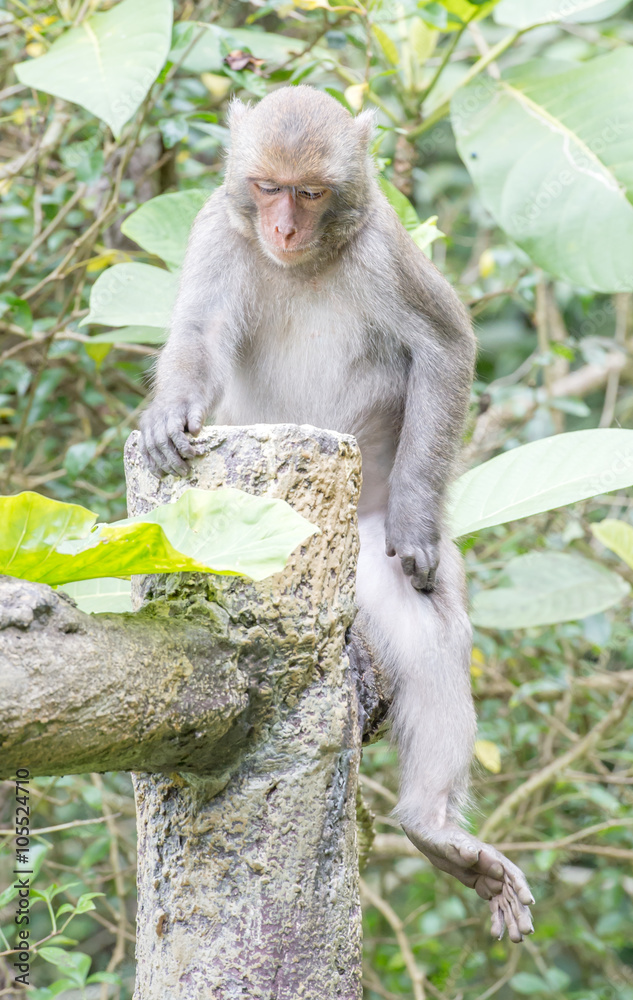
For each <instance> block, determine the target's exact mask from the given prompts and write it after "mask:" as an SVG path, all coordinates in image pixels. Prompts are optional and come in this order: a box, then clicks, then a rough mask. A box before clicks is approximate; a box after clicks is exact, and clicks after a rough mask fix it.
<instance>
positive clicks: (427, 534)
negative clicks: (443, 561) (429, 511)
mask: <svg viewBox="0 0 633 1000" xmlns="http://www.w3.org/2000/svg"><path fill="white" fill-rule="evenodd" d="M385 536H386V537H385V551H386V553H387V555H388V556H398V557H399V558H400V562H401V564H402V571H403V573H404V574H405V576H410V577H411V583H412V584H413V586H414V587H415V589H416V590H423V591H426V592H427V593H428V592H430V591H431V590H434V588H435V574H436V572H437V566H438V563H439V561H440V550H439V540H440V536H439V531H438V530H437V527H436V526H435V525H429V526H425V525H416V526H415V528H412V527H411V526H409V525H408V524H407V523H406V521H405V520H404V519H402V518H401V517H399V516H398V514H397V512H391V511H390V512H389V514H388V515H387V521H386V524H385Z"/></svg>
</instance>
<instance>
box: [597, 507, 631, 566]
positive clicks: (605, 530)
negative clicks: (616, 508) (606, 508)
mask: <svg viewBox="0 0 633 1000" xmlns="http://www.w3.org/2000/svg"><path fill="white" fill-rule="evenodd" d="M591 530H592V532H593V534H594V535H595V537H596V538H597V539H598V541H599V542H602V544H603V545H606V547H607V548H608V549H611V551H612V552H615V554H616V556H619V557H620V559H623V560H624V562H625V563H626V564H627V566H630V567H631V569H633V527H632V526H631V525H630V524H627V522H626V521H618V520H617V519H616V518H611V517H607V518H605V519H604V521H600V523H599V524H592V525H591Z"/></svg>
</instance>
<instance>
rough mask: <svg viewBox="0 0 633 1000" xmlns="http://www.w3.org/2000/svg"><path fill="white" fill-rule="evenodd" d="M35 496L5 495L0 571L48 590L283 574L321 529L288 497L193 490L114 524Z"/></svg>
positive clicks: (0, 506)
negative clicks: (158, 577)
mask: <svg viewBox="0 0 633 1000" xmlns="http://www.w3.org/2000/svg"><path fill="white" fill-rule="evenodd" d="M95 520H96V515H95V514H92V513H91V512H90V511H89V510H86V509H85V508H84V507H79V506H77V505H76V504H66V503H60V502H59V501H57V500H50V499H49V498H48V497H43V496H40V494H38V493H20V494H18V495H17V496H14V497H1V498H0V573H6V574H8V575H9V576H17V577H21V578H23V579H26V580H34V581H39V582H40V583H48V584H51V585H59V584H65V583H67V582H68V581H71V580H89V579H93V578H96V577H105V576H121V577H130V576H132V575H133V574H135V573H176V572H192V571H197V572H203V573H231V574H243V575H245V576H250V577H251V578H252V579H253V580H262V579H263V578H264V577H266V576H270V575H271V574H272V573H277V572H280V571H281V570H282V569H283V568H284V566H285V564H286V561H287V559H288V556H289V555H290V553H291V552H292V551H293V549H295V548H296V546H297V545H298V544H299V543H300V542H302V541H305V539H307V538H309V537H310V536H311V535H313V534H314V533H315V532H316V531H318V529H317V528H316V527H315V526H314V525H311V524H310V522H309V521H306V519H305V518H303V517H301V515H300V514H297V513H296V512H295V511H293V509H292V508H291V507H290V506H289V505H288V504H287V503H286V502H285V501H284V500H274V499H269V498H266V497H254V496H250V495H249V494H247V493H242V492H241V491H240V490H235V489H222V490H215V491H209V490H200V489H189V490H186V491H185V492H184V493H183V495H182V496H181V497H180V499H179V500H177V501H176V502H175V503H171V504H164V505H163V506H162V507H157V508H156V509H155V510H153V511H150V512H149V513H147V514H143V515H139V516H138V517H134V518H127V519H126V520H124V521H118V522H115V523H114V524H99V525H97V526H96V527H95V528H94V529H93V530H92V531H91V528H92V525H93V524H94V521H95Z"/></svg>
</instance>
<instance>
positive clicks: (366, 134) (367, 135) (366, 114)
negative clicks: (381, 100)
mask: <svg viewBox="0 0 633 1000" xmlns="http://www.w3.org/2000/svg"><path fill="white" fill-rule="evenodd" d="M375 125H376V113H375V112H374V111H372V110H371V109H369V110H367V111H361V113H360V114H359V115H356V117H355V118H354V126H355V128H356V135H357V136H358V138H359V140H360V142H361V143H362V144H363V145H364V146H369V143H370V142H371V140H372V138H373V135H374V127H375Z"/></svg>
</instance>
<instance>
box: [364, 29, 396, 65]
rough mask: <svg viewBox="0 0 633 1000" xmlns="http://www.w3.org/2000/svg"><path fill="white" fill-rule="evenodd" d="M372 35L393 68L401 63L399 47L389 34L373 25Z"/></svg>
mask: <svg viewBox="0 0 633 1000" xmlns="http://www.w3.org/2000/svg"><path fill="white" fill-rule="evenodd" d="M371 33H372V35H373V36H374V38H375V39H376V41H377V42H378V44H379V45H380V48H381V49H382V51H383V54H384V56H385V58H386V59H387V61H388V62H390V63H391V65H392V66H397V65H398V63H399V62H400V55H399V53H398V46H397V45H396V43H395V42H394V41H392V39H391V38H390V37H389V35H388V34H387V32H386V31H383V29H382V28H381V27H379V26H378V25H377V24H372V26H371Z"/></svg>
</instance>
